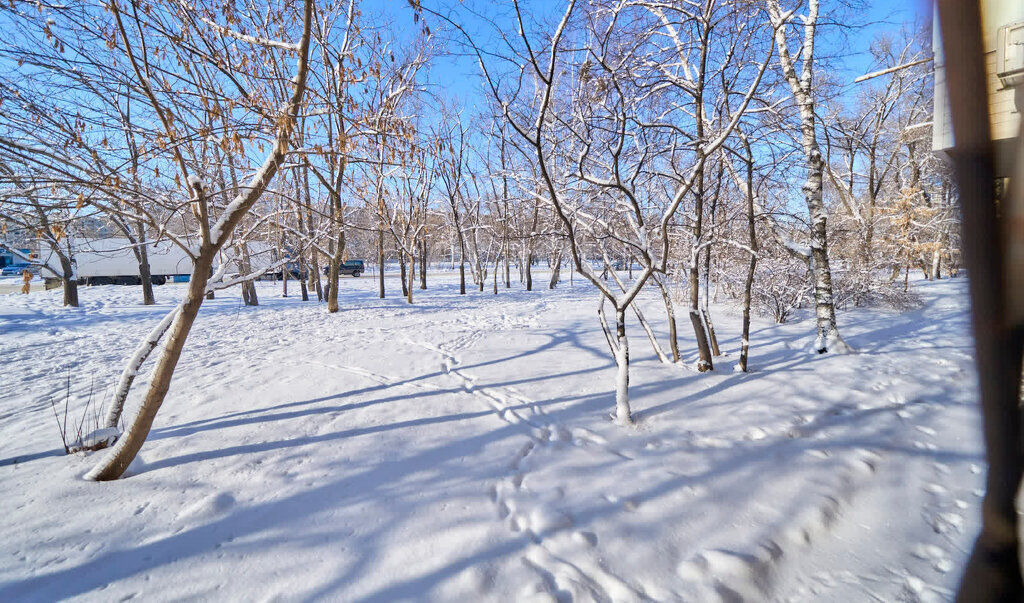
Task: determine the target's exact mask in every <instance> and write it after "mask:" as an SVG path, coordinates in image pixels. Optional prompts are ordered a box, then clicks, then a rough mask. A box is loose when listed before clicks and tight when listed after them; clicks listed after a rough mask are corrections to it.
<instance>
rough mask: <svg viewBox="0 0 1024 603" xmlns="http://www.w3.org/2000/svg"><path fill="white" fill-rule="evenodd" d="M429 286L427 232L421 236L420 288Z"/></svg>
mask: <svg viewBox="0 0 1024 603" xmlns="http://www.w3.org/2000/svg"><path fill="white" fill-rule="evenodd" d="M426 288H427V234H426V232H425V231H424V233H423V236H421V237H420V289H426Z"/></svg>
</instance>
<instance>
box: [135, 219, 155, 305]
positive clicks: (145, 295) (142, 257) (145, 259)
mask: <svg viewBox="0 0 1024 603" xmlns="http://www.w3.org/2000/svg"><path fill="white" fill-rule="evenodd" d="M135 233H136V239H137V241H138V247H137V248H136V249H137V250H138V254H137V255H136V258H137V259H138V260H139V280H140V281H142V305H144V306H152V305H153V304H155V303H156V296H154V295H153V274H152V272H151V271H150V269H149V249H148V247H147V246H146V227H145V225H144V224H143V223H142V221H141V220H139V221H137V222H136V223H135Z"/></svg>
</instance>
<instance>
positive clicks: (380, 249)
mask: <svg viewBox="0 0 1024 603" xmlns="http://www.w3.org/2000/svg"><path fill="white" fill-rule="evenodd" d="M377 266H378V267H379V268H380V270H379V273H378V274H377V284H378V287H379V289H380V292H379V295H380V298H381V299H384V227H383V226H381V229H380V230H378V231H377Z"/></svg>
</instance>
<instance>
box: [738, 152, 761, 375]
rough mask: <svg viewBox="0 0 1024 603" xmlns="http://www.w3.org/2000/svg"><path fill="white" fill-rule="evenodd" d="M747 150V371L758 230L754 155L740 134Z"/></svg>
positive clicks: (743, 358) (743, 349)
mask: <svg viewBox="0 0 1024 603" xmlns="http://www.w3.org/2000/svg"><path fill="white" fill-rule="evenodd" d="M740 138H741V140H742V141H743V146H744V148H745V149H746V151H747V191H746V192H747V239H748V244H749V245H750V249H751V251H753V253H751V254H750V264H748V265H747V280H746V282H744V283H743V336H742V338H741V339H740V370H741V371H743V372H744V373H745V372H747V359H748V357H749V354H750V301H751V292H752V290H753V288H754V271H755V269H756V268H757V253H758V247H757V230H756V229H755V221H754V156H753V154H752V153H751V151H750V143H749V142H747V138H746V137H745V136H743V135H742V134H741V135H740Z"/></svg>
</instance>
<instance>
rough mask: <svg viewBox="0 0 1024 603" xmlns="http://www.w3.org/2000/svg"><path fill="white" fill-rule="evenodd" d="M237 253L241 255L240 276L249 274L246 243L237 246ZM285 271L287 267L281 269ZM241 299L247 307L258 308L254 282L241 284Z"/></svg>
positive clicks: (249, 266)
mask: <svg viewBox="0 0 1024 603" xmlns="http://www.w3.org/2000/svg"><path fill="white" fill-rule="evenodd" d="M239 252H240V253H241V263H242V266H241V268H242V269H241V270H240V272H241V273H242V274H249V273H250V272H252V261H251V260H250V259H249V246H248V245H247V244H246V243H244V242H243V243H242V244H241V245H239ZM283 268H284V269H285V270H287V268H288V267H287V266H284V267H283ZM242 299H243V300H245V305H247V306H258V305H260V299H259V297H258V296H257V295H256V283H255V282H254V281H251V280H250V281H245V282H244V283H242Z"/></svg>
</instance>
